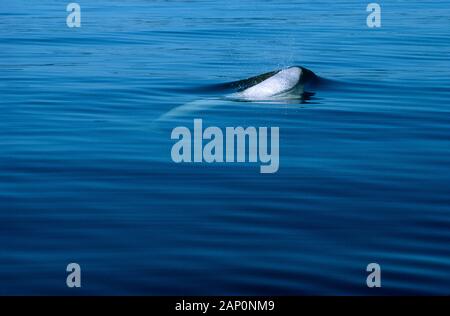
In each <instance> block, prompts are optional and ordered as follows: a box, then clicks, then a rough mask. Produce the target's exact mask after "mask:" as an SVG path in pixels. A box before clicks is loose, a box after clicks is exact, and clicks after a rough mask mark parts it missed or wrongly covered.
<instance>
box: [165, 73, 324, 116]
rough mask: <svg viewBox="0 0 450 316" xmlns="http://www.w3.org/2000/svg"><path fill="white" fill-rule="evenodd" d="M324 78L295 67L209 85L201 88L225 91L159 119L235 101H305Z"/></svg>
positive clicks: (184, 106) (178, 108)
mask: <svg viewBox="0 0 450 316" xmlns="http://www.w3.org/2000/svg"><path fill="white" fill-rule="evenodd" d="M320 82H321V78H320V77H319V76H317V75H316V74H314V73H313V72H312V71H311V70H309V69H306V68H304V67H300V66H291V67H287V68H283V69H279V70H275V71H271V72H267V73H264V74H260V75H258V76H254V77H250V78H247V79H243V80H238V81H232V82H228V83H220V84H214V85H209V86H207V87H203V88H201V89H199V90H200V91H208V92H211V91H212V92H217V91H218V92H222V93H224V95H222V96H221V97H218V98H209V99H201V100H196V101H192V102H188V103H186V104H184V105H182V106H179V107H176V108H174V109H172V110H170V111H169V112H167V113H165V114H163V115H162V116H160V117H159V118H158V119H157V121H165V120H172V119H176V118H177V117H181V116H183V115H187V114H189V113H196V112H198V111H204V110H208V109H209V108H211V107H214V106H218V105H221V104H224V103H226V102H227V101H228V102H230V101H234V102H236V101H237V102H275V103H278V102H280V103H304V102H305V100H308V99H309V98H310V97H311V96H312V95H314V93H313V92H311V91H307V90H314V89H316V88H317V87H318V86H319V83H320Z"/></svg>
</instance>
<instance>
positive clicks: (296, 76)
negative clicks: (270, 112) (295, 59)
mask: <svg viewBox="0 0 450 316" xmlns="http://www.w3.org/2000/svg"><path fill="white" fill-rule="evenodd" d="M302 72H303V71H302V69H301V68H300V67H290V68H287V69H282V70H280V71H278V72H277V73H275V75H273V76H271V77H269V78H268V79H266V80H263V81H261V82H260V83H257V84H255V85H254V86H251V87H249V88H247V89H245V90H243V91H240V92H237V93H234V94H232V95H230V97H231V98H238V99H243V100H248V101H260V100H270V99H271V98H273V97H276V96H280V95H282V94H285V93H288V92H289V93H292V92H293V91H292V90H294V89H296V88H297V91H296V92H300V93H301V92H303V87H302V86H301V85H299V83H300V79H301V76H302ZM299 90H300V91H299Z"/></svg>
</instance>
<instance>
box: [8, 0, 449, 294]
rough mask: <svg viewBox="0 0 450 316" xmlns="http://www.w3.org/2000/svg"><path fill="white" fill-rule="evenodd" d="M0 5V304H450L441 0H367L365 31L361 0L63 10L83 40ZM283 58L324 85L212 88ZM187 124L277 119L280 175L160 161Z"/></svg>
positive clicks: (57, 17) (33, 5)
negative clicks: (426, 297) (73, 274)
mask: <svg viewBox="0 0 450 316" xmlns="http://www.w3.org/2000/svg"><path fill="white" fill-rule="evenodd" d="M7 2H8V3H7V4H5V5H2V6H1V8H0V96H1V101H0V110H1V116H0V117H1V123H0V293H1V294H7V295H9V294H57V295H60V294H63V295H77V294H85V295H91V294H99V295H106V294H126V295H129V294H143V295H206V294H209V295H287V294H289V295H302V294H319V295H330V294H331V295H347V294H349V295H363V294H364V295H366V294H367V295H380V294H383V295H384V294H447V295H448V294H450V158H449V155H450V19H449V16H450V6H449V3H448V1H432V2H431V1H379V4H380V5H381V8H382V25H381V28H376V29H371V28H368V27H367V25H366V17H367V15H368V13H367V12H366V5H367V3H365V2H362V1H342V2H341V1H315V2H310V1H287V0H282V1H281V0H280V1H254V0H249V1H237V0H228V1H212V0H203V1H144V0H129V1H113V0H111V1H106V0H99V1H85V0H80V1H78V3H79V4H80V6H81V27H80V28H69V27H67V25H66V17H67V14H68V13H67V12H66V5H67V4H68V2H67V3H65V2H63V1H49V0H44V1H21V0H19V1H7ZM290 65H300V66H303V67H306V68H308V69H310V70H312V71H314V72H315V73H316V74H317V75H318V76H320V77H321V78H324V79H325V80H327V84H326V85H323V86H321V87H319V88H318V89H317V90H316V91H311V92H313V93H315V94H314V95H313V96H312V97H311V98H310V100H306V101H304V102H297V103H295V102H294V103H291V102H238V101H233V102H231V101H223V100H222V99H221V98H223V95H224V91H221V90H218V89H212V88H211V87H212V86H214V85H217V84H221V83H226V82H230V81H234V80H239V79H243V78H247V77H250V76H254V75H258V74H261V73H265V72H268V71H272V70H275V69H280V68H283V67H287V66H290ZM205 100H206V102H205ZM208 100H211V104H213V103H214V106H211V107H209V106H208V102H209V101H208ZM217 100H222V101H220V102H219V101H217ZM195 102H197V103H198V102H203V103H204V104H206V105H207V106H205V107H202V108H199V109H194V110H193V111H191V112H189V113H186V114H184V115H181V116H179V117H177V118H176V119H173V120H168V121H165V122H164V123H161V124H159V123H158V124H155V121H156V120H157V119H158V118H159V117H160V116H161V115H164V113H167V112H168V111H170V110H172V109H174V108H176V107H179V106H182V105H185V104H192V103H195ZM194 118H201V119H202V120H203V124H204V126H218V127H227V126H232V127H233V126H234V127H236V126H244V127H247V126H255V127H260V126H268V127H271V126H277V127H279V128H280V166H279V170H278V172H276V173H272V174H261V173H260V172H259V164H255V163H235V164H231V163H229V164H208V163H196V164H194V163H191V164H188V163H184V164H183V163H182V164H176V163H174V162H173V161H172V159H171V155H170V151H171V147H172V145H173V144H174V143H175V141H174V140H171V138H170V133H171V130H172V128H174V127H176V126H187V127H190V128H192V126H193V119H194ZM70 262H76V263H79V264H80V266H81V270H82V287H81V288H79V289H73V288H72V289H71V288H67V286H66V276H67V272H66V266H67V264H68V263H70ZM371 262H375V263H378V264H379V265H380V266H381V276H382V287H381V288H376V289H369V288H368V287H367V286H366V277H367V275H368V272H366V266H367V264H369V263H371Z"/></svg>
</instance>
